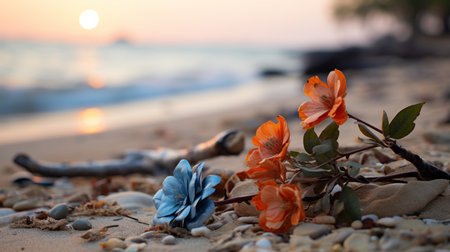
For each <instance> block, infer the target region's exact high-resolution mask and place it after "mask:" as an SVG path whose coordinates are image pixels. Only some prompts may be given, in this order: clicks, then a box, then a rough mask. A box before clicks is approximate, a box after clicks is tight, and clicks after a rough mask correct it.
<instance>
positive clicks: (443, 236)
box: [430, 230, 449, 244]
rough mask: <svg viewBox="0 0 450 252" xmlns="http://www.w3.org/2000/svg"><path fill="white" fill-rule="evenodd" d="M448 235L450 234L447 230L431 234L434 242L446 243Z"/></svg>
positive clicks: (431, 239)
mask: <svg viewBox="0 0 450 252" xmlns="http://www.w3.org/2000/svg"><path fill="white" fill-rule="evenodd" d="M448 236H449V234H448V232H446V231H445V230H442V231H438V232H435V233H433V234H432V235H430V241H431V242H432V243H434V244H440V243H446V242H447V241H448Z"/></svg>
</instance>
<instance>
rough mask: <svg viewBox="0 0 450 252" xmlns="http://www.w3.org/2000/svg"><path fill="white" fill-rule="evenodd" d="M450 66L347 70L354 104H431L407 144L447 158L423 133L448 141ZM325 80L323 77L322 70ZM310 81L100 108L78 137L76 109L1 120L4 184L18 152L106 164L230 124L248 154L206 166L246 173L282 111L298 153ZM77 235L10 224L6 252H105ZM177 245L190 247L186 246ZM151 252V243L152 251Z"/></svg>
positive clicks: (365, 112) (83, 183)
mask: <svg viewBox="0 0 450 252" xmlns="http://www.w3.org/2000/svg"><path fill="white" fill-rule="evenodd" d="M448 69H450V60H449V59H425V60H422V61H420V62H399V61H393V62H392V63H391V64H389V65H386V66H384V67H378V68H371V69H365V70H358V71H356V70H354V71H346V72H345V75H346V77H347V79H348V91H347V92H348V95H347V98H346V104H347V109H348V111H349V112H351V113H352V114H354V115H357V116H359V117H361V118H364V119H365V120H367V121H369V122H372V123H373V124H375V125H379V124H380V121H381V113H382V110H383V109H384V110H386V112H387V113H388V115H389V116H390V118H391V119H392V118H393V116H394V114H395V113H396V112H397V111H399V110H400V109H401V108H403V107H405V106H407V105H411V104H414V103H418V102H421V101H424V100H425V101H427V104H426V105H425V106H424V107H423V110H422V113H421V115H420V117H419V118H418V120H417V125H416V128H415V131H414V132H413V133H412V135H411V136H409V137H407V138H406V139H404V140H401V143H402V144H405V145H408V144H409V146H410V149H411V150H413V151H416V152H419V153H421V154H422V155H423V156H424V157H425V158H432V157H433V151H434V150H439V151H441V153H442V152H443V153H445V154H444V155H446V156H445V157H444V160H450V158H449V156H450V154H449V149H450V148H449V147H448V143H446V144H445V143H444V144H442V143H437V142H432V143H430V142H426V141H425V140H424V138H423V136H424V135H426V134H429V133H430V132H431V133H433V132H438V133H439V134H442V135H445V136H447V137H448V135H449V134H450V125H449V124H443V123H442V122H443V121H445V120H447V119H448V116H449V108H450V98H449V92H450V83H449V80H450V71H448ZM321 78H322V79H325V77H324V76H322V77H321ZM305 80H306V78H305V77H301V76H300V77H299V76H288V77H282V78H275V79H266V80H263V81H260V82H258V83H252V84H250V85H247V86H244V87H237V88H232V89H228V90H224V91H223V92H208V93H202V94H195V95H194V94H189V95H183V96H179V97H173V98H169V99H160V100H157V101H150V102H138V103H134V104H130V105H123V106H114V107H107V108H101V109H102V111H104V115H105V119H104V120H105V125H106V130H105V131H103V132H101V133H97V134H81V133H79V125H78V124H77V123H76V120H77V119H76V117H77V116H78V113H77V112H76V111H73V112H69V113H64V114H61V113H57V114H48V115H45V116H42V117H39V118H37V117H33V118H19V119H15V120H14V121H8V122H4V121H3V122H1V124H0V172H1V174H2V176H0V189H1V190H7V189H9V188H10V186H11V176H12V175H13V174H14V173H15V172H17V171H21V168H19V167H17V166H15V165H14V164H12V162H11V160H12V158H13V157H14V155H15V154H16V153H18V152H25V153H28V154H30V155H32V156H33V157H35V158H37V159H43V160H48V161H55V162H65V161H77V160H100V159H106V158H111V157H115V156H117V155H120V154H121V153H123V152H124V151H125V150H127V149H154V148H156V147H158V146H164V147H170V148H185V147H189V146H192V145H194V144H195V143H198V142H201V141H204V140H207V139H209V138H211V137H213V136H214V135H215V134H217V133H218V132H220V131H222V130H226V129H239V130H241V131H243V132H244V133H245V135H246V148H245V150H244V152H243V153H242V154H241V155H238V156H233V157H218V158H213V159H210V160H206V165H207V166H209V167H212V168H214V169H217V170H232V171H239V170H243V169H246V168H245V162H244V160H245V156H246V153H247V151H248V150H249V149H250V148H252V145H251V137H253V135H254V133H255V130H256V128H257V127H258V126H259V125H260V124H261V123H263V122H265V121H268V120H275V117H276V116H277V115H278V114H281V115H283V116H285V117H286V118H287V119H288V124H289V128H290V131H291V142H292V143H291V146H290V149H291V150H300V149H301V148H302V140H301V137H302V135H303V132H304V131H303V130H302V129H301V127H300V125H299V123H300V119H299V118H298V116H297V114H296V111H297V108H298V106H299V105H300V104H301V103H302V102H303V101H306V99H307V97H305V96H304V95H303V94H302V92H301V90H302V87H303V83H304V82H305ZM74 118H75V119H74ZM69 122H71V123H69ZM357 136H360V134H359V133H358V131H357V129H356V127H355V126H354V125H353V124H352V122H348V123H346V125H344V126H343V127H341V138H340V140H339V141H340V144H341V146H355V145H358V144H360V143H359V142H358V141H357ZM444 166H445V167H444V168H448V167H449V163H448V162H447V163H445V162H444ZM69 181H72V182H73V183H74V184H75V185H76V186H79V187H80V188H84V189H86V188H89V187H88V186H89V183H90V180H89V179H80V178H78V179H73V180H69ZM148 213H149V214H147V216H148V217H150V215H152V214H153V213H152V211H150V210H149V212H148ZM140 216H141V217H144V218H145V216H146V213H140ZM108 218H109V217H108ZM94 221H96V222H97V221H99V222H105V223H106V222H108V220H107V219H106V217H101V218H99V217H96V219H95V220H94ZM147 221H150V220H147ZM120 223H121V226H120V229H118V230H119V231H117V232H121V231H120V230H122V231H123V232H125V233H122V234H121V235H122V236H128V235H137V234H140V233H142V231H143V229H145V227H142V224H138V223H134V222H132V221H129V220H127V221H121V222H120ZM77 234H78V232H67V231H41V230H37V229H10V228H8V227H7V226H3V227H1V228H0V237H1V238H0V250H1V251H20V250H21V248H24V250H25V251H46V250H47V251H99V250H100V248H99V247H98V245H96V243H92V244H86V243H84V241H82V240H81V239H80V238H79V237H78V236H77ZM197 239H198V240H197ZM200 239H202V240H200ZM194 241H196V242H199V244H202V245H200V248H201V250H202V249H206V248H207V247H208V246H210V243H209V242H208V240H207V239H205V238H196V239H194ZM190 244H195V243H190ZM191 248H192V247H191ZM172 249H173V250H183V248H181V247H174V248H172ZM194 249H195V246H194ZM150 250H151V249H150V248H149V247H146V251H150Z"/></svg>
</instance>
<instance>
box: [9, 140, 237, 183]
mask: <svg viewBox="0 0 450 252" xmlns="http://www.w3.org/2000/svg"><path fill="white" fill-rule="evenodd" d="M243 149H244V135H243V134H242V133H241V132H239V131H224V132H221V133H219V134H218V135H216V136H215V137H214V138H212V139H210V140H208V141H206V142H203V143H200V144H197V145H195V146H194V147H192V148H189V149H178V150H174V149H167V148H159V149H156V150H132V151H129V152H127V153H126V154H125V156H124V157H123V158H121V159H111V160H103V161H92V162H74V163H50V162H45V161H37V160H35V159H33V158H31V157H29V156H28V155H27V154H17V155H16V157H15V158H14V163H16V164H17V165H19V166H21V167H23V168H25V169H26V170H28V171H29V172H31V173H33V174H37V175H41V176H45V177H97V178H101V177H108V176H114V175H128V174H132V173H140V174H152V175H157V174H170V173H172V171H173V169H174V168H175V166H176V165H177V163H178V162H179V161H180V160H181V159H187V160H188V161H189V162H190V163H191V164H194V163H197V162H199V161H201V160H205V159H208V158H212V157H216V156H220V155H238V154H239V153H241V152H242V150H243Z"/></svg>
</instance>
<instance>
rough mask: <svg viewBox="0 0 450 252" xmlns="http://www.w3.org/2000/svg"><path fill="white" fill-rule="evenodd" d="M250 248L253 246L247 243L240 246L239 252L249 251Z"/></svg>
mask: <svg viewBox="0 0 450 252" xmlns="http://www.w3.org/2000/svg"><path fill="white" fill-rule="evenodd" d="M251 246H253V242H249V243H247V244H245V245H244V246H242V248H241V251H244V250H246V249H249V248H250V247H251Z"/></svg>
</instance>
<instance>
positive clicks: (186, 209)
mask: <svg viewBox="0 0 450 252" xmlns="http://www.w3.org/2000/svg"><path fill="white" fill-rule="evenodd" d="M190 211H191V206H187V207H186V208H185V209H184V210H183V212H181V213H180V214H179V215H178V216H177V217H176V218H175V220H177V221H182V220H184V219H185V218H186V217H187V216H188V214H189V212H190Z"/></svg>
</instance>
